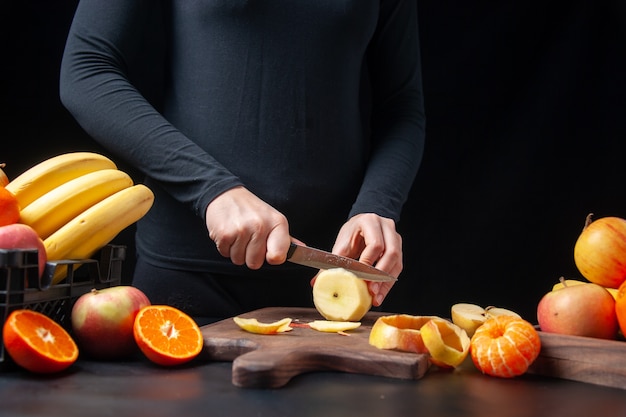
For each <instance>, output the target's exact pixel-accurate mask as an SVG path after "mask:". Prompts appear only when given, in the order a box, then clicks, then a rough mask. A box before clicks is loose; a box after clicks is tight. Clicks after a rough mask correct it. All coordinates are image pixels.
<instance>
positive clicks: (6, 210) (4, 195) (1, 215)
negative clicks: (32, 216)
mask: <svg viewBox="0 0 626 417" xmlns="http://www.w3.org/2000/svg"><path fill="white" fill-rule="evenodd" d="M19 220H20V204H19V203H18V201H17V198H16V197H15V196H14V195H13V193H12V192H11V191H9V190H7V189H6V188H4V186H0V226H7V225H9V224H14V223H17V222H18V221H19Z"/></svg>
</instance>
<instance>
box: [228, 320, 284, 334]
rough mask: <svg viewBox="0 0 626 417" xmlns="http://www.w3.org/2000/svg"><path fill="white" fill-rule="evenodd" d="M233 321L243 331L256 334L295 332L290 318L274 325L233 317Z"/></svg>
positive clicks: (278, 321) (275, 322) (273, 323)
mask: <svg viewBox="0 0 626 417" xmlns="http://www.w3.org/2000/svg"><path fill="white" fill-rule="evenodd" d="M233 321H234V322H235V323H236V324H237V326H239V327H241V328H242V329H243V330H245V331H247V332H250V333H256V334H276V333H284V332H288V331H291V330H293V329H292V327H291V326H290V325H291V319H290V318H289V317H285V318H284V319H281V320H277V321H274V322H272V323H262V322H260V321H258V320H257V319H255V318H243V317H233Z"/></svg>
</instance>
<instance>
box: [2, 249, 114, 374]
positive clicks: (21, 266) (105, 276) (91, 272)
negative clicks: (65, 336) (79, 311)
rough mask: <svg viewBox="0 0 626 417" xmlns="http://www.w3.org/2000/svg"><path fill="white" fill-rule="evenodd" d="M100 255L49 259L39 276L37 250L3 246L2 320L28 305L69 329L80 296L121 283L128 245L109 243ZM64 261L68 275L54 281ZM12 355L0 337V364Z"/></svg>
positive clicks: (30, 308)
mask: <svg viewBox="0 0 626 417" xmlns="http://www.w3.org/2000/svg"><path fill="white" fill-rule="evenodd" d="M97 255H98V256H95V257H94V258H95V259H79V260H62V261H54V262H48V263H46V268H45V271H44V273H43V276H42V277H41V278H39V276H38V275H39V274H38V272H39V265H38V253H37V251H36V250H19V249H18V250H10V249H0V314H1V315H2V324H3V325H4V322H5V321H6V319H7V317H8V316H9V314H10V313H11V312H12V311H13V310H17V309H22V308H26V309H29V310H34V311H38V312H40V313H43V314H45V315H46V316H48V317H50V318H52V319H53V320H55V321H56V322H57V323H59V324H60V325H61V326H63V327H64V328H65V329H66V330H68V331H69V330H71V321H70V319H71V312H72V307H73V305H74V302H75V301H76V299H78V297H80V296H81V295H83V294H86V293H88V292H89V291H91V290H92V289H93V288H96V289H102V288H106V287H112V286H116V285H120V284H121V280H122V262H123V261H124V259H125V258H126V246H122V245H107V246H105V247H104V248H102V249H101V250H100V251H99V253H98V254H97ZM60 265H67V268H68V269H67V277H66V278H65V279H64V280H63V281H62V282H61V283H59V284H54V285H52V284H51V282H52V276H53V275H54V272H55V270H56V268H57V267H58V266H60ZM79 267H80V268H79ZM9 359H10V358H9V357H8V355H6V354H5V351H4V344H3V343H2V341H1V340H0V366H2V365H4V364H6V363H7V362H8V360H9Z"/></svg>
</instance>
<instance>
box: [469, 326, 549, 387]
mask: <svg viewBox="0 0 626 417" xmlns="http://www.w3.org/2000/svg"><path fill="white" fill-rule="evenodd" d="M540 350H541V339H540V338H539V334H538V333H537V331H536V330H535V328H534V327H533V325H532V324H530V323H529V322H527V321H526V320H524V319H522V318H519V317H513V316H496V317H491V318H489V319H487V320H486V321H485V323H483V324H482V325H481V326H480V327H478V329H476V332H475V333H474V335H473V336H472V339H471V341H470V355H471V357H472V361H473V362H474V365H475V366H476V368H478V370H480V371H481V372H482V373H484V374H488V375H491V376H497V377H502V378H512V377H515V376H518V375H522V374H524V373H525V372H526V371H527V370H528V367H529V366H530V365H531V364H532V363H533V362H534V361H535V359H537V356H539V352H540Z"/></svg>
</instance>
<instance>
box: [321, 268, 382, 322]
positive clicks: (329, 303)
mask: <svg viewBox="0 0 626 417" xmlns="http://www.w3.org/2000/svg"><path fill="white" fill-rule="evenodd" d="M313 304H314V305H315V308H316V309H317V311H318V312H319V313H320V314H321V315H322V316H323V317H324V318H325V319H327V320H331V321H359V320H361V319H362V318H363V316H364V315H365V313H367V312H368V311H369V310H370V308H371V307H372V296H371V294H370V293H369V290H368V288H367V282H366V281H364V280H362V279H359V278H357V276H356V275H354V274H353V273H352V272H350V271H347V270H345V269H343V268H333V269H326V270H322V271H320V273H319V274H318V275H317V276H316V277H315V283H314V284H313Z"/></svg>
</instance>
